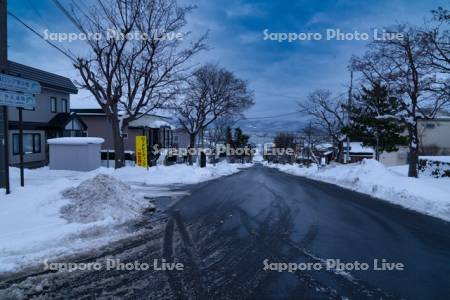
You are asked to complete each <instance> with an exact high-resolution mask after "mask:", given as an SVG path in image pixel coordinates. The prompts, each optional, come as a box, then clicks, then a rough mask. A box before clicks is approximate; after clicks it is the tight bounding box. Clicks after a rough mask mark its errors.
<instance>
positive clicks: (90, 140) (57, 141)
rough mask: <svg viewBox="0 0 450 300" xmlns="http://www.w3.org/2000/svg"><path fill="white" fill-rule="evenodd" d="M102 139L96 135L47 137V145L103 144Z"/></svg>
mask: <svg viewBox="0 0 450 300" xmlns="http://www.w3.org/2000/svg"><path fill="white" fill-rule="evenodd" d="M104 142H105V140H104V139H102V138H98V137H61V138H54V139H48V140H47V143H48V144H49V145H88V144H103V143H104Z"/></svg>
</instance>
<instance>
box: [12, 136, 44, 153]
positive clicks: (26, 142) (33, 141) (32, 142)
mask: <svg viewBox="0 0 450 300" xmlns="http://www.w3.org/2000/svg"><path fill="white" fill-rule="evenodd" d="M40 152H41V134H40V133H24V134H23V153H24V154H31V153H40ZM19 153H20V152H19V134H18V133H14V134H13V154H14V155H18V154H19Z"/></svg>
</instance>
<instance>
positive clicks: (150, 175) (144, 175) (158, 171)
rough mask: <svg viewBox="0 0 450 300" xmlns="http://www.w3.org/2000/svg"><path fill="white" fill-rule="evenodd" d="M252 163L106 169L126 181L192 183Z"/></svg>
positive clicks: (222, 174)
mask: <svg viewBox="0 0 450 300" xmlns="http://www.w3.org/2000/svg"><path fill="white" fill-rule="evenodd" d="M250 166H252V164H229V163H227V162H225V161H223V162H220V163H217V164H216V165H215V166H214V165H207V166H206V167H205V168H200V167H198V166H188V165H185V164H180V165H173V166H156V167H151V168H149V169H148V170H147V169H145V168H139V167H137V168H136V167H125V168H121V169H118V170H113V169H109V170H108V169H106V170H102V171H101V172H108V174H109V175H111V176H114V177H116V178H119V179H124V180H126V181H128V182H139V183H144V184H147V185H163V184H194V183H198V182H202V181H206V180H210V179H214V178H218V177H221V176H227V175H231V174H234V173H236V172H238V171H239V170H240V169H241V168H248V167H250Z"/></svg>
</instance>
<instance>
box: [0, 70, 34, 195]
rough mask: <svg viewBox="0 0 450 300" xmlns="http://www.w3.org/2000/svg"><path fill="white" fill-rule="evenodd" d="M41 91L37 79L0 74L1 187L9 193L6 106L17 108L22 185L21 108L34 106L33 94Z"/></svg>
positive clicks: (22, 183)
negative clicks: (0, 115)
mask: <svg viewBox="0 0 450 300" xmlns="http://www.w3.org/2000/svg"><path fill="white" fill-rule="evenodd" d="M40 93H41V86H40V84H39V83H38V82H37V81H33V80H27V79H23V78H20V77H15V76H10V75H6V74H0V105H1V106H2V107H3V114H2V117H1V120H0V123H2V125H3V126H1V128H0V129H1V130H0V131H1V133H0V141H2V143H3V145H2V146H3V147H0V148H1V149H2V150H1V151H0V152H4V153H0V154H1V156H2V159H0V160H1V161H2V163H1V164H0V175H1V179H2V180H1V187H5V188H6V193H7V194H8V193H9V169H8V168H9V161H8V156H9V147H8V139H9V135H8V106H12V107H17V108H18V109H19V152H20V153H19V156H20V185H21V186H24V171H23V116H22V112H23V108H33V107H35V106H36V99H35V97H34V95H35V94H40Z"/></svg>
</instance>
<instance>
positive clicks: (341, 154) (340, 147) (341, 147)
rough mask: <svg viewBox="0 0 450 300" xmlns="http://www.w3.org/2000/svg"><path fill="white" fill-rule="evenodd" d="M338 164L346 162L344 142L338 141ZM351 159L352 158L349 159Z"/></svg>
mask: <svg viewBox="0 0 450 300" xmlns="http://www.w3.org/2000/svg"><path fill="white" fill-rule="evenodd" d="M337 145H338V155H337V157H338V162H340V163H342V162H343V161H344V143H343V142H342V141H338V144H337ZM349 159H350V158H349Z"/></svg>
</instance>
